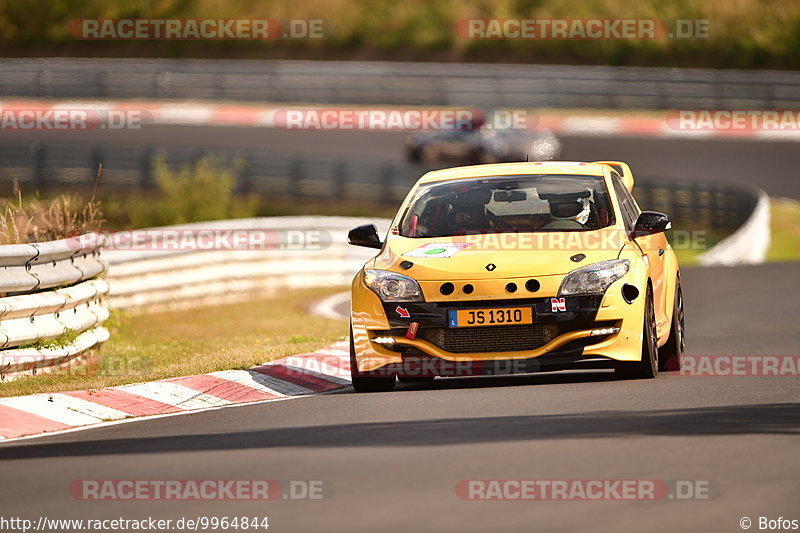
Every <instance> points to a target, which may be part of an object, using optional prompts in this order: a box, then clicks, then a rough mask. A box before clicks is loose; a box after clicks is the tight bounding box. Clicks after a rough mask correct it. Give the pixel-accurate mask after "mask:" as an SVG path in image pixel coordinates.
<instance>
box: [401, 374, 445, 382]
mask: <svg viewBox="0 0 800 533" xmlns="http://www.w3.org/2000/svg"><path fill="white" fill-rule="evenodd" d="M434 379H436V376H400V375H398V376H397V381H400V382H401V383H430V382H431V381H433V380H434Z"/></svg>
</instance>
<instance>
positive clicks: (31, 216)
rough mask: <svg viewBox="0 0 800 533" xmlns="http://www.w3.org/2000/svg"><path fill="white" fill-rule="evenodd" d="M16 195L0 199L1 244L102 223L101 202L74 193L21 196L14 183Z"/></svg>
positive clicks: (58, 235) (65, 233)
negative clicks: (86, 199) (51, 196)
mask: <svg viewBox="0 0 800 533" xmlns="http://www.w3.org/2000/svg"><path fill="white" fill-rule="evenodd" d="M14 196H15V198H13V199H2V200H0V244H20V243H26V242H43V241H52V240H57V239H64V238H66V237H70V236H73V235H78V234H80V233H83V232H86V231H99V230H100V229H101V227H102V225H103V222H104V221H103V215H102V211H101V209H100V203H99V202H97V201H96V200H94V199H93V198H92V199H90V200H88V201H84V200H82V199H81V198H80V197H79V196H78V195H77V194H73V195H66V194H64V195H60V196H57V197H55V198H51V199H47V200H42V199H38V198H35V199H32V200H23V198H22V193H21V191H20V190H19V189H18V188H16V187H15V194H14Z"/></svg>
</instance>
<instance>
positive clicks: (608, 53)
mask: <svg viewBox="0 0 800 533" xmlns="http://www.w3.org/2000/svg"><path fill="white" fill-rule="evenodd" d="M135 17H138V18H173V19H174V18H243V19H251V18H266V17H269V18H274V19H284V20H285V19H322V20H323V21H324V35H325V38H323V39H308V40H250V41H246V40H242V41H222V40H220V41H191V40H189V41H156V40H154V41H102V42H97V41H82V40H80V39H76V38H75V37H74V36H73V35H72V34H70V30H69V27H70V22H71V21H74V20H76V19H80V18H109V19H113V18H135ZM468 18H536V19H548V18H566V19H586V18H597V19H614V18H618V19H628V20H630V19H661V20H665V21H674V20H675V19H683V20H689V19H707V20H709V22H710V30H711V33H710V36H709V38H708V39H684V40H679V39H672V40H670V39H661V40H648V41H637V40H624V39H622V40H591V41H587V40H483V41H478V40H464V39H462V38H460V37H459V36H457V35H456V33H455V31H454V26H455V24H456V23H457V22H458V21H459V20H461V19H468ZM0 50H3V52H4V53H5V54H4V55H11V56H27V57H29V56H35V55H42V56H58V55H72V56H111V57H115V56H155V57H221V58H228V57H249V58H275V57H303V58H311V59H313V58H319V57H325V58H355V59H364V58H371V59H419V60H454V59H457V60H484V61H505V62H541V63H591V64H624V65H634V64H636V65H666V66H679V65H682V66H708V67H737V68H767V67H770V68H800V2H797V1H796V0H676V1H674V2H664V1H663V0H641V1H639V2H630V1H628V0H574V1H570V2H563V1H562V0H441V1H431V0H403V1H402V2H398V1H396V0H369V1H367V0H326V1H325V2H320V1H319V0H225V1H222V0H196V1H190V0H124V1H123V0H39V1H38V2H37V3H36V9H31V3H30V2H29V1H28V0H4V1H2V2H0Z"/></svg>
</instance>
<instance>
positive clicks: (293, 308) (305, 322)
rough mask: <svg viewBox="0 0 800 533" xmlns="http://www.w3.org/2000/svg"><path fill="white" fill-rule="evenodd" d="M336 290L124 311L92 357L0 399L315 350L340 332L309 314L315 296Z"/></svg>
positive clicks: (14, 385) (21, 382)
mask: <svg viewBox="0 0 800 533" xmlns="http://www.w3.org/2000/svg"><path fill="white" fill-rule="evenodd" d="M341 290H344V289H343V288H336V289H334V288H329V289H324V290H316V289H315V290H293V291H287V292H285V293H283V294H281V295H280V296H276V297H272V298H267V299H261V300H255V301H252V302H248V303H247V304H226V305H219V306H210V307H202V308H198V309H193V310H191V311H175V312H163V313H152V314H142V315H134V316H126V315H124V314H122V313H119V312H114V313H113V316H112V318H111V319H109V321H108V322H107V323H106V325H107V327H108V328H109V330H110V331H111V339H109V340H108V341H107V342H106V343H105V344H104V345H103V346H102V347H101V348H100V349H99V350H96V351H94V353H93V355H94V357H93V358H92V360H91V361H90V362H89V363H87V364H85V365H80V366H74V367H72V368H70V369H69V370H67V371H64V372H63V373H61V374H42V375H38V376H32V377H25V378H21V379H18V380H16V381H9V382H5V383H0V396H18V395H24V394H34V393H46V392H57V391H65V390H84V389H96V388H100V387H110V386H115V385H124V384H127V383H138V382H142V381H153V380H158V379H164V378H169V377H175V376H184V375H193V374H202V373H207V372H215V371H219V370H232V369H246V368H250V367H252V366H255V365H258V364H260V363H264V362H267V361H270V360H272V359H277V358H280V357H283V356H286V355H291V354H296V353H305V352H308V351H313V350H318V349H320V348H323V347H325V346H328V345H330V344H331V343H333V342H335V341H337V340H339V339H341V338H343V337H344V336H345V335H347V324H346V322H344V321H338V320H331V319H327V318H322V317H318V316H315V315H311V314H310V313H309V312H308V309H309V308H310V306H311V305H312V303H313V302H315V301H316V300H318V299H320V298H322V297H324V296H327V295H329V294H333V293H334V292H339V291H341Z"/></svg>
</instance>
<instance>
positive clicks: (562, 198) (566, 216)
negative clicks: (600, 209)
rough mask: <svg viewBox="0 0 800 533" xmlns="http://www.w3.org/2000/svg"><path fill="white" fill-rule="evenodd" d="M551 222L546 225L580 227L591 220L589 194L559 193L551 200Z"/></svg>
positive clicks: (569, 227) (555, 227)
mask: <svg viewBox="0 0 800 533" xmlns="http://www.w3.org/2000/svg"><path fill="white" fill-rule="evenodd" d="M548 203H549V207H550V218H551V220H550V222H549V223H548V224H547V225H545V228H547V229H580V228H583V227H584V225H585V224H586V222H587V221H588V220H589V216H590V215H591V212H592V206H591V203H590V201H589V198H588V196H586V195H584V194H581V195H575V196H567V195H559V196H558V197H554V198H551V199H550V200H549V201H548Z"/></svg>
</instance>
